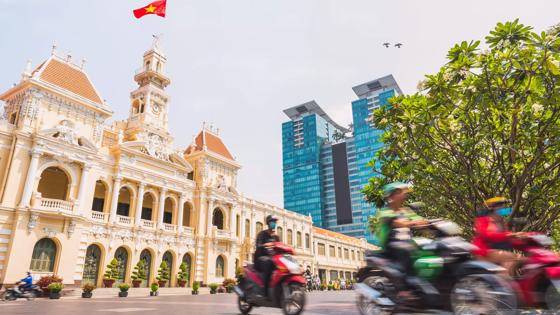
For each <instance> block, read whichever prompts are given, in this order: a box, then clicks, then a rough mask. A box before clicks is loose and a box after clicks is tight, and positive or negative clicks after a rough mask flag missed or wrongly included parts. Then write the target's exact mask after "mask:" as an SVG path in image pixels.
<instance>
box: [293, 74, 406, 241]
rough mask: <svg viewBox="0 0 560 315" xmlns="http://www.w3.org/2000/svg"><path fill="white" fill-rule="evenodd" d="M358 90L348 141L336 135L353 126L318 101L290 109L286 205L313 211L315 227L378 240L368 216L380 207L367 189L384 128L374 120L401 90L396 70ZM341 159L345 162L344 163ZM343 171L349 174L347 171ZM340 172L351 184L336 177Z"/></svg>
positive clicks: (358, 87)
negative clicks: (378, 110) (368, 199)
mask: <svg viewBox="0 0 560 315" xmlns="http://www.w3.org/2000/svg"><path fill="white" fill-rule="evenodd" d="M353 90H354V92H356V95H357V96H358V97H359V98H358V99H357V100H355V101H353V102H352V119H353V132H352V135H351V136H350V137H349V138H346V139H344V140H342V142H345V143H344V145H343V146H340V144H341V141H338V142H335V141H334V140H333V138H332V135H333V132H334V131H335V130H337V129H338V130H339V131H348V130H346V129H345V128H343V127H340V126H339V125H337V124H336V123H335V122H333V121H332V120H331V119H330V118H329V117H328V116H327V115H326V114H325V113H324V112H323V110H322V109H320V107H319V106H318V105H317V104H316V103H315V102H314V101H313V102H309V103H306V104H303V105H300V106H295V107H292V108H290V109H287V110H285V111H284V112H285V113H286V114H287V115H288V117H290V119H291V120H290V121H288V122H285V123H284V124H283V125H282V153H283V167H284V169H283V173H284V207H285V208H286V209H289V210H293V211H296V212H298V213H301V214H305V215H311V216H312V218H313V224H314V225H315V226H319V227H322V228H326V229H329V230H332V231H335V232H339V233H343V234H346V235H349V236H354V237H363V238H366V239H367V240H368V241H370V242H375V240H374V237H373V235H371V234H370V233H369V232H368V230H367V220H368V218H369V217H370V216H372V215H375V212H376V208H375V207H374V206H373V205H372V204H369V203H368V202H366V201H365V199H364V196H363V194H362V190H363V188H364V186H365V185H366V184H367V183H368V181H369V178H370V177H372V176H373V175H374V174H373V172H372V170H371V168H369V167H368V166H367V164H368V163H369V162H370V161H371V160H372V159H373V158H374V157H375V153H376V152H377V151H378V150H379V149H380V148H381V147H382V143H381V142H380V137H381V135H382V134H383V132H382V131H381V130H378V129H376V128H375V127H374V126H373V125H372V124H371V115H372V112H373V110H374V109H375V108H376V107H379V106H383V105H385V104H387V102H388V99H389V98H391V97H392V96H394V95H397V94H401V91H400V88H399V87H398V85H397V83H396V81H395V80H394V78H393V77H392V76H391V75H389V76H386V77H383V78H380V79H377V80H373V81H370V82H367V83H364V84H362V85H358V86H356V87H354V88H353ZM334 146H337V150H333V147H334ZM341 150H342V151H341ZM335 151H336V154H335ZM340 161H343V162H342V163H344V164H345V165H342V167H341V165H340V163H341V162H340ZM340 170H343V171H344V172H347V175H346V174H342V175H344V176H341V174H340ZM336 175H338V178H344V180H345V181H346V180H347V181H348V183H340V182H335V179H334V178H335V176H336ZM342 184H344V185H342ZM341 189H342V190H344V191H343V192H342V193H341ZM348 199H349V200H348ZM348 205H350V207H348ZM348 211H350V212H351V213H349V212H348ZM341 217H343V218H342V219H341ZM350 218H351V219H350ZM341 222H342V223H343V224H341Z"/></svg>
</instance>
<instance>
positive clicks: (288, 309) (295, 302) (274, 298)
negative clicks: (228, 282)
mask: <svg viewBox="0 0 560 315" xmlns="http://www.w3.org/2000/svg"><path fill="white" fill-rule="evenodd" d="M267 247H268V251H269V254H270V256H271V257H272V261H273V262H274V265H275V267H276V268H275V270H274V271H273V272H272V275H271V277H270V283H269V286H268V298H267V297H266V295H265V294H264V293H265V292H264V282H263V277H262V275H261V274H260V273H259V272H257V271H256V270H255V268H254V266H253V265H247V266H245V267H244V268H243V275H242V277H241V279H240V281H239V284H238V285H236V286H235V287H234V288H233V289H234V291H235V293H236V294H237V296H238V307H239V310H240V311H241V313H242V314H244V315H246V314H249V312H251V309H252V308H253V307H273V308H281V309H282V310H283V312H284V314H286V315H298V314H300V313H301V312H302V311H303V308H304V306H305V286H306V284H307V283H306V281H305V278H304V276H303V270H302V268H301V267H300V266H299V264H298V263H297V262H296V261H295V260H294V258H293V257H292V255H293V254H294V250H293V248H291V247H290V246H288V245H285V244H283V243H281V242H274V243H270V244H269V246H267Z"/></svg>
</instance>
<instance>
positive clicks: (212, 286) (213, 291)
mask: <svg viewBox="0 0 560 315" xmlns="http://www.w3.org/2000/svg"><path fill="white" fill-rule="evenodd" d="M218 286H219V284H217V283H210V284H209V285H208V287H209V288H210V294H216V290H217V289H218Z"/></svg>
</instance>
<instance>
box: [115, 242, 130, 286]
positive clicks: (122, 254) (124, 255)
mask: <svg viewBox="0 0 560 315" xmlns="http://www.w3.org/2000/svg"><path fill="white" fill-rule="evenodd" d="M115 259H117V262H118V265H117V273H118V275H119V278H118V279H117V282H118V283H123V282H124V280H125V277H126V268H127V267H128V251H127V250H126V248H124V247H119V248H117V250H116V251H115Z"/></svg>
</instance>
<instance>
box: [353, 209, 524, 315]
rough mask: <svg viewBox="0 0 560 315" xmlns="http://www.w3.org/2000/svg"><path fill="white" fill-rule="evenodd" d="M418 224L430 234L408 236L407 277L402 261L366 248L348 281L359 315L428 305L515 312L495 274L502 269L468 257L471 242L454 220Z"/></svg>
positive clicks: (509, 292) (469, 311) (511, 295)
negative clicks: (411, 247)
mask: <svg viewBox="0 0 560 315" xmlns="http://www.w3.org/2000/svg"><path fill="white" fill-rule="evenodd" d="M420 229H423V230H426V231H428V232H429V233H431V236H432V237H433V239H428V238H421V237H415V238H413V240H414V241H415V242H416V245H417V247H418V250H417V252H416V253H415V255H413V259H414V272H415V276H413V277H407V276H406V274H405V273H404V272H403V270H404V269H403V268H402V266H400V264H397V263H395V262H394V261H392V260H390V259H389V258H387V257H386V256H385V255H384V253H379V252H367V253H366V259H365V260H366V266H365V267H363V268H361V269H360V270H359V271H358V279H357V280H358V283H357V284H356V285H355V286H354V288H355V290H356V292H357V293H358V300H357V305H358V309H359V311H360V313H361V314H362V315H372V314H378V315H379V314H393V313H394V312H396V311H401V310H409V311H410V310H412V311H420V310H428V309H430V310H444V311H452V312H453V313H454V314H480V315H482V314H514V313H515V309H516V298H515V294H514V293H513V291H512V289H511V287H510V286H509V285H508V283H507V282H506V281H505V280H503V279H502V278H501V277H499V276H498V275H496V273H497V272H502V271H504V268H502V267H500V266H497V265H495V264H492V263H489V262H484V261H477V260H474V259H473V258H472V257H471V250H472V249H473V245H472V244H470V243H469V242H467V241H466V240H464V239H463V238H461V237H460V236H459V235H460V234H461V229H460V228H459V227H458V226H457V225H456V224H455V223H453V222H449V221H444V220H431V221H430V223H429V224H428V225H426V226H423V227H420ZM397 281H400V282H397ZM394 283H405V285H406V286H407V288H408V289H409V290H410V293H411V297H408V298H404V299H403V298H402V297H401V296H400V295H398V292H397V290H396V288H395V285H394ZM407 299H408V300H407ZM411 301H413V302H414V303H411Z"/></svg>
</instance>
